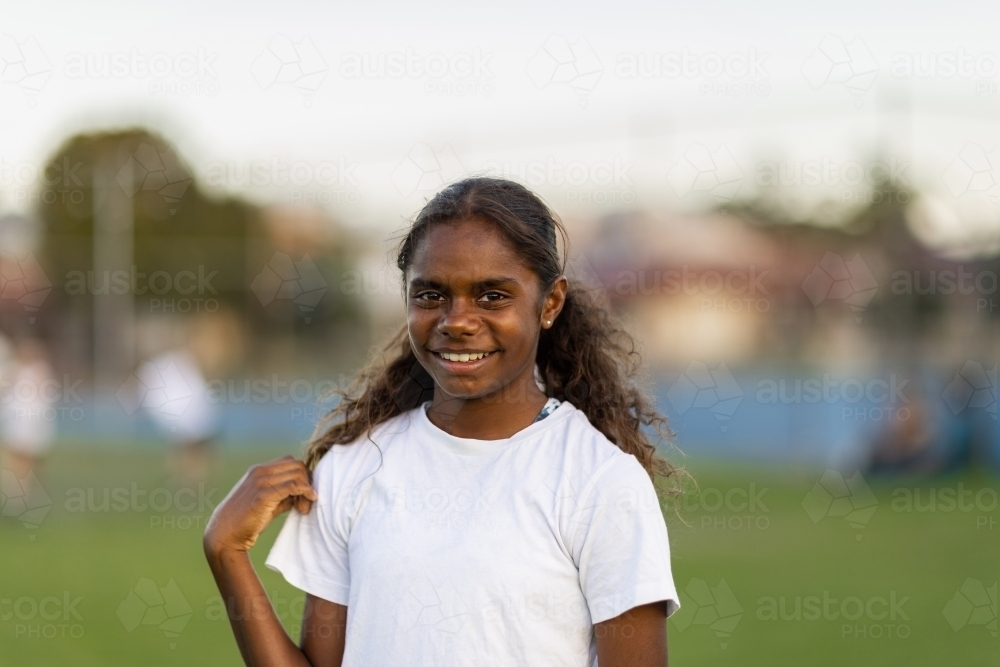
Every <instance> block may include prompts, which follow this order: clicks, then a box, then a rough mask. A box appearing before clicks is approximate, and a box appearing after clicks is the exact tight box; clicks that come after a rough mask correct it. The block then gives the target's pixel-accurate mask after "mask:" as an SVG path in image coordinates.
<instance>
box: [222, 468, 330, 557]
mask: <svg viewBox="0 0 1000 667" xmlns="http://www.w3.org/2000/svg"><path fill="white" fill-rule="evenodd" d="M316 498H317V496H316V491H315V490H314V489H313V488H312V485H311V484H310V480H309V471H308V470H307V469H306V466H305V464H304V463H302V461H299V460H297V459H296V458H294V457H292V456H284V457H282V458H280V459H275V460H274V461H269V462H268V463H261V464H259V465H255V466H253V467H252V468H250V470H248V471H247V473H246V474H245V475H243V478H242V479H241V480H240V481H239V482H238V483H237V484H236V486H234V487H233V490H232V491H230V492H229V495H227V496H226V497H225V498H223V499H222V502H221V503H219V505H218V507H216V508H215V511H214V512H212V516H211V518H210V519H209V520H208V525H207V526H206V527H205V537H204V544H205V551H206V552H209V553H214V554H219V553H221V552H229V551H244V552H245V551H248V550H249V549H250V547H252V546H253V545H254V543H255V542H256V541H257V537H258V536H259V535H260V534H261V533H262V532H263V531H264V529H265V528H267V526H268V524H270V523H271V521H272V520H273V519H274V518H275V517H277V516H278V515H280V514H283V513H285V512H287V511H288V510H290V509H291V508H292V507H295V509H297V510H298V511H299V512H302V513H303V514H308V512H309V510H310V508H311V507H312V504H313V502H314V501H315V500H316Z"/></svg>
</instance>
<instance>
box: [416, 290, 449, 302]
mask: <svg viewBox="0 0 1000 667" xmlns="http://www.w3.org/2000/svg"><path fill="white" fill-rule="evenodd" d="M413 298H415V299H417V300H418V301H438V300H439V299H442V298H444V297H442V296H441V294H439V293H438V292H420V293H419V294H416V295H415V296H414V297H413Z"/></svg>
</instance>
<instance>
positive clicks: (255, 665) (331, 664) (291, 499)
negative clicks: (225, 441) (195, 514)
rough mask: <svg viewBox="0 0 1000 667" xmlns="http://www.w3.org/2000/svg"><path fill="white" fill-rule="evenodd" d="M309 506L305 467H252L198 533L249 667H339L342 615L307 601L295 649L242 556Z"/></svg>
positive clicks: (337, 608)
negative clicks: (274, 526) (278, 521)
mask: <svg viewBox="0 0 1000 667" xmlns="http://www.w3.org/2000/svg"><path fill="white" fill-rule="evenodd" d="M315 500H316V492H315V491H314V490H313V488H312V485H311V484H310V479H309V471H308V470H307V469H306V467H305V465H304V464H303V463H302V462H301V461H298V460H296V459H295V458H293V457H291V456H286V457H284V458H280V459H276V460H274V461H270V462H268V463H262V464H260V465H256V466H253V467H252V468H250V470H248V471H247V473H246V474H245V475H244V476H243V478H242V479H241V480H240V481H239V482H238V483H237V484H236V486H235V487H233V490H232V491H230V492H229V495H227V496H226V497H225V498H224V499H223V500H222V502H221V503H219V505H218V507H216V508H215V511H214V512H213V513H212V517H211V518H210V519H209V521H208V525H207V527H206V528H205V535H204V547H205V556H206V558H207V559H208V563H209V566H210V567H211V568H212V574H213V575H214V576H215V583H216V585H218V587H219V592H220V593H221V594H222V599H223V602H224V603H225V605H226V610H227V612H228V615H229V622H230V624H231V625H232V628H233V634H234V635H235V636H236V643H237V645H238V646H239V649H240V653H241V654H242V655H243V662H245V663H246V664H247V665H248V667H340V663H341V659H342V658H343V653H344V639H345V629H346V623H347V607H345V606H344V605H340V604H335V603H333V602H329V601H327V600H323V599H321V598H317V597H315V596H312V595H308V596H307V597H306V605H305V612H304V615H303V618H302V637H301V640H300V645H299V646H297V645H296V644H295V642H294V641H292V639H291V638H290V637H289V636H288V633H286V632H285V629H284V627H283V626H282V625H281V621H279V620H278V617H277V615H276V614H275V612H274V608H273V607H272V606H271V601H270V600H269V599H268V597H267V592H266V591H265V590H264V586H263V585H262V584H261V582H260V579H259V578H258V577H257V572H256V571H255V570H254V567H253V564H252V563H251V562H250V555H249V550H250V548H251V547H253V545H254V544H255V543H256V542H257V538H258V537H259V536H260V534H261V533H262V532H263V531H264V529H265V528H266V527H267V526H268V524H270V523H271V521H272V520H274V518H275V517H277V516H279V515H280V514H283V513H284V512H287V511H288V510H290V509H291V508H292V507H295V508H296V509H297V510H298V511H299V512H302V513H303V514H307V513H308V512H309V511H310V509H311V508H312V504H313V501H315Z"/></svg>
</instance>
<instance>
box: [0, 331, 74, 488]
mask: <svg viewBox="0 0 1000 667" xmlns="http://www.w3.org/2000/svg"><path fill="white" fill-rule="evenodd" d="M0 375H2V387H3V392H2V394H0V396H2V401H3V404H2V408H0V441H2V443H3V469H4V470H5V471H7V472H8V473H13V475H14V476H15V477H16V478H17V479H18V480H21V485H22V487H23V486H24V485H25V484H28V486H29V487H30V486H31V485H32V484H37V483H38V480H37V478H38V476H40V475H41V469H40V468H41V465H42V462H43V460H44V458H45V456H46V454H48V452H49V450H50V449H51V448H52V443H53V440H54V439H55V433H56V426H55V411H54V410H53V409H52V407H53V405H55V403H56V402H57V401H58V400H59V393H60V392H59V386H58V383H57V382H56V380H55V378H54V377H53V374H52V367H51V366H50V365H49V355H48V351H47V350H46V348H45V344H44V343H43V342H42V341H40V340H38V339H35V338H30V337H26V338H22V339H21V340H20V341H19V342H17V343H16V345H15V346H14V358H13V360H12V361H10V362H9V363H7V364H6V367H5V368H4V370H3V372H2V374H0ZM25 491H26V492H27V493H29V494H30V493H31V491H32V489H31V488H26V489H25Z"/></svg>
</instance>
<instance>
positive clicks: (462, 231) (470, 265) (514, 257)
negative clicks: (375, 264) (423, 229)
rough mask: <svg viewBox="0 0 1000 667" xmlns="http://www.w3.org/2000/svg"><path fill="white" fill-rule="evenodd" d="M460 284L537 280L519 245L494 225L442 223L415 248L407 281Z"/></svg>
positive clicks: (476, 222) (470, 222) (428, 232)
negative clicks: (514, 244) (517, 247)
mask: <svg viewBox="0 0 1000 667" xmlns="http://www.w3.org/2000/svg"><path fill="white" fill-rule="evenodd" d="M415 280H416V281H418V282H423V281H432V282H435V283H440V284H449V285H452V286H457V285H460V284H470V285H472V284H481V283H489V282H500V281H503V282H518V283H526V282H531V281H533V280H537V277H536V276H535V274H534V272H533V271H531V269H529V268H528V267H527V265H526V264H525V262H524V258H523V257H521V256H520V254H519V253H518V252H517V249H516V248H515V247H514V246H513V244H511V243H510V241H508V240H507V238H506V237H505V236H503V234H502V233H501V232H500V231H498V230H497V229H496V228H495V227H494V226H492V225H490V224H488V223H481V222H478V221H468V222H464V221H463V222H458V223H438V224H436V225H435V226H434V227H432V228H431V229H429V230H428V231H427V233H426V234H425V235H424V236H423V238H422V239H421V241H420V242H419V243H418V244H417V245H416V247H415V248H414V253H413V262H412V263H411V265H410V267H409V269H408V270H407V281H408V282H410V283H413V282H414V281H415Z"/></svg>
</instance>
